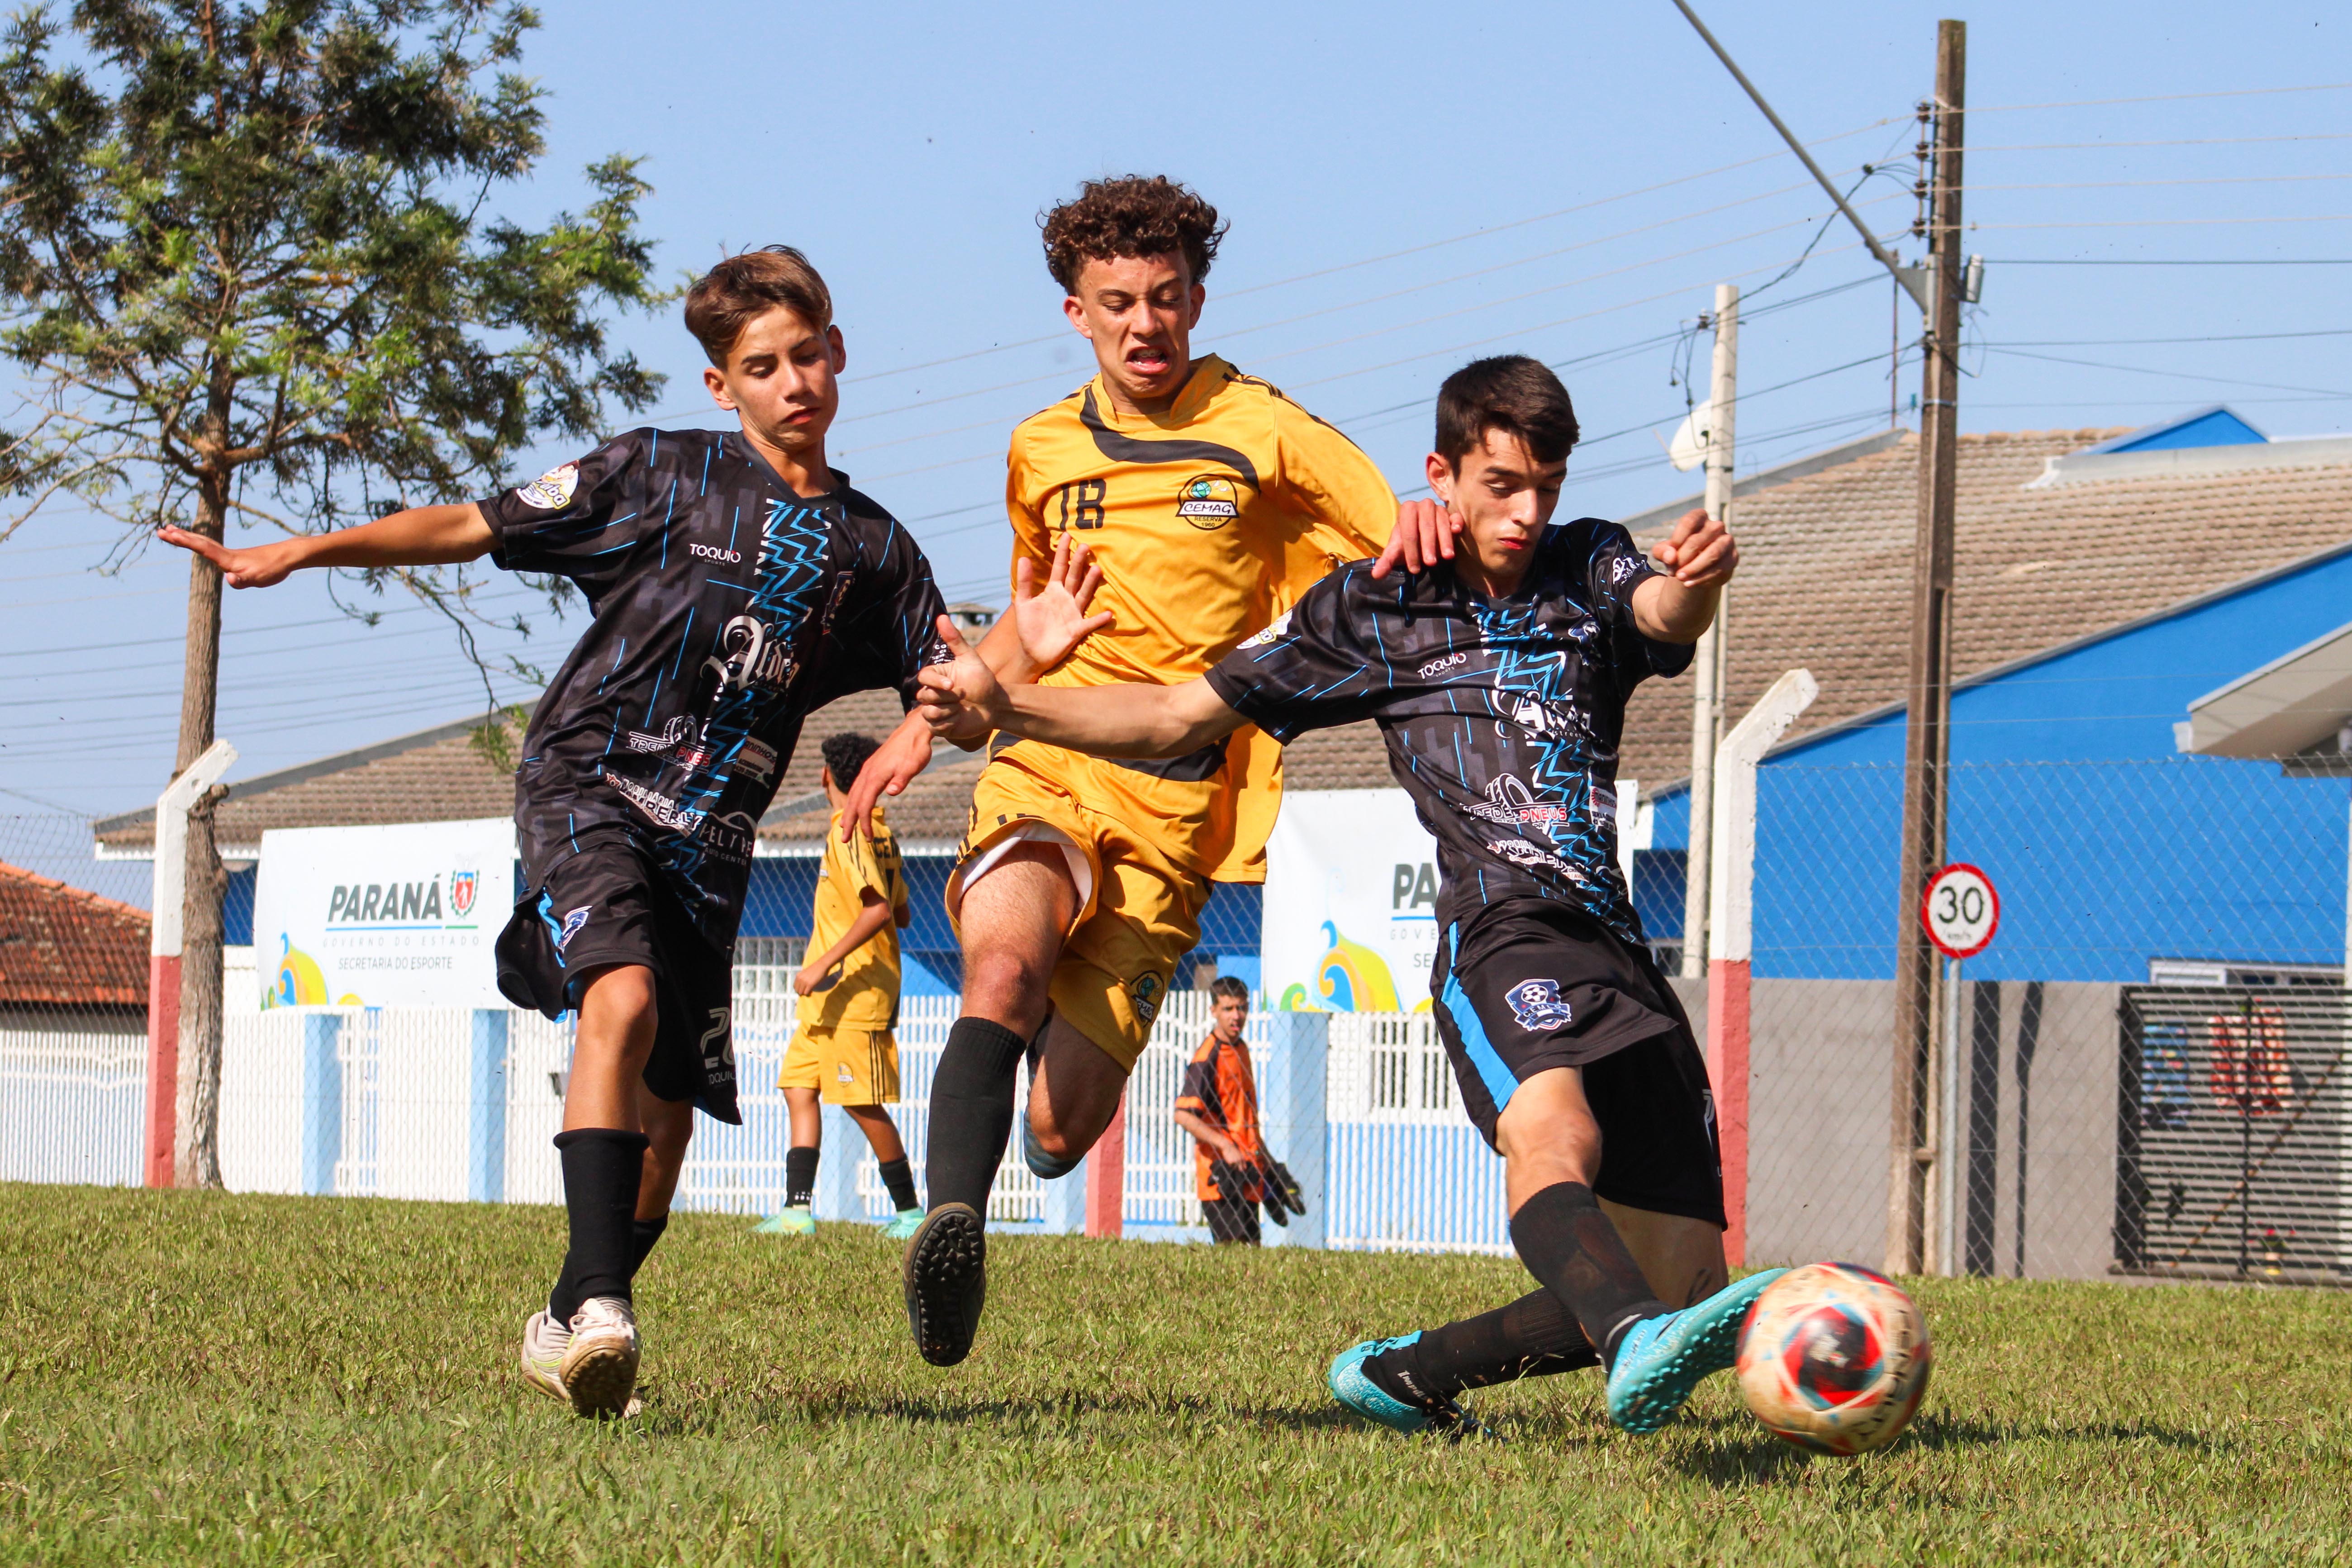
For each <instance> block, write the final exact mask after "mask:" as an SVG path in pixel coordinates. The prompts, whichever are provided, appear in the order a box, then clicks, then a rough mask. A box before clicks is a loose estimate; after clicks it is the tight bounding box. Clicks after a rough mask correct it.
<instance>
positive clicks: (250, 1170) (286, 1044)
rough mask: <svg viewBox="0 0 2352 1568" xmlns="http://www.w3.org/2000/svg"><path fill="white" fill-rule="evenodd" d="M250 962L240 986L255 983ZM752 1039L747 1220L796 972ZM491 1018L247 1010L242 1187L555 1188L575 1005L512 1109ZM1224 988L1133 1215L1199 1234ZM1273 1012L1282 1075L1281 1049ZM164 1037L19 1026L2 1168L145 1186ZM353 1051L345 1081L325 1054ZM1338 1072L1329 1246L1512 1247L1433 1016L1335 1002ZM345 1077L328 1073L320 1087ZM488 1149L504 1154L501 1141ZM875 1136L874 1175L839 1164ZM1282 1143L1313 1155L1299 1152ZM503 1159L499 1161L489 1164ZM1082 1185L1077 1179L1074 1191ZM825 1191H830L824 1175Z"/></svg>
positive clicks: (1176, 998) (1003, 1220)
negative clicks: (1196, 1192) (482, 1033)
mask: <svg viewBox="0 0 2352 1568" xmlns="http://www.w3.org/2000/svg"><path fill="white" fill-rule="evenodd" d="M242 979H243V977H242V976H233V977H232V982H231V994H232V996H236V995H239V994H250V986H249V984H239V981H240V980H242ZM737 979H738V990H737V995H736V1015H735V1052H736V1070H737V1076H738V1081H739V1084H740V1104H741V1108H742V1112H743V1124H742V1125H741V1126H740V1127H729V1126H723V1125H720V1124H719V1123H716V1122H712V1121H709V1120H708V1119H698V1127H697V1131H696V1135H695V1140H694V1143H693V1145H692V1147H691V1150H690V1152H689V1155H688V1163H687V1169H686V1173H685V1177H684V1180H683V1181H682V1183H681V1184H680V1188H679V1193H678V1198H677V1203H678V1206H680V1207H682V1208H689V1209H705V1210H719V1211H725V1212H731V1213H737V1214H743V1215H752V1214H761V1213H770V1212H772V1211H773V1210H774V1209H775V1208H776V1207H778V1206H779V1205H781V1204H782V1200H783V1183H784V1155H785V1151H786V1148H787V1146H788V1144H789V1142H790V1135H789V1128H788V1121H787V1117H786V1115H785V1109H784V1105H783V1096H782V1093H781V1092H779V1091H778V1090H777V1089H776V1088H775V1087H774V1086H775V1081H776V1073H777V1069H778V1068H779V1067H780V1066H781V1065H782V1058H783V1053H784V1049H785V1046H786V1043H787V1041H788V1040H789V1039H790V1037H791V1035H792V1028H793V1009H794V1007H795V1005H796V1000H797V999H796V998H794V997H793V994H792V993H791V990H790V988H789V985H785V984H774V983H773V982H774V980H775V977H774V976H772V975H768V974H766V973H761V972H759V971H739V973H738V976H737ZM956 1009H957V999H956V998H953V997H917V998H909V999H908V1001H907V1002H906V1003H905V1004H904V1005H903V1006H902V1008H901V1011H900V1014H899V1020H898V1047H899V1073H900V1089H901V1100H900V1103H899V1104H898V1106H897V1107H896V1108H895V1110H894V1111H893V1115H894V1117H895V1119H896V1120H897V1121H898V1129H899V1134H900V1136H901V1137H902V1138H903V1139H904V1140H905V1142H906V1144H907V1147H908V1152H909V1153H910V1154H911V1155H912V1157H913V1158H914V1161H915V1173H916V1179H917V1181H918V1183H919V1184H920V1183H921V1182H922V1180H923V1172H922V1152H923V1148H924V1144H925V1141H926V1135H927V1133H928V1131H929V1127H928V1123H929V1099H930V1083H931V1075H932V1073H933V1071H934V1070H935V1068H937V1065H938V1062H939V1057H940V1050H941V1048H942V1047H944V1046H945V1044H946V1041H947V1034H948V1029H949V1027H950V1025H951V1024H952V1023H953V1022H954V1020H955V1016H956ZM1208 1016H1209V997H1208V996H1207V994H1205V993H1196V992H1179V993H1176V994H1172V995H1171V996H1170V997H1169V998H1168V1000H1167V1002H1166V1004H1165V1005H1164V1006H1163V1008H1162V1011H1161V1014H1160V1019H1159V1021H1158V1026H1157V1027H1156V1029H1155V1030H1154V1033H1153V1035H1152V1038H1151V1041H1150V1045H1149V1047H1147V1048H1146V1050H1145V1052H1144V1054H1143V1057H1142V1058H1141V1059H1140V1060H1139V1062H1138V1063H1137V1065H1136V1071H1135V1075H1134V1077H1133V1079H1131V1080H1130V1085H1129V1099H1128V1115H1127V1141H1126V1148H1125V1155H1126V1171H1125V1182H1124V1187H1123V1201H1122V1209H1123V1217H1124V1222H1125V1225H1126V1226H1127V1228H1128V1230H1129V1234H1138V1235H1145V1236H1159V1237H1168V1238H1171V1239H1200V1238H1202V1237H1205V1235H1206V1231H1205V1228H1204V1227H1203V1226H1202V1222H1201V1211H1200V1205H1199V1204H1198V1202H1197V1201H1196V1200H1195V1198H1194V1196H1193V1164H1192V1140H1191V1139H1190V1138H1189V1137H1187V1136H1186V1135H1185V1134H1184V1132H1183V1131H1182V1130H1181V1129H1180V1128H1178V1127H1177V1126H1176V1124H1175V1122H1174V1121H1173V1120H1172V1119H1171V1114H1170V1111H1171V1106H1172V1104H1173V1102H1174V1100H1175V1098H1176V1095H1177V1093H1178V1090H1179V1087H1180V1086H1181V1082H1182V1079H1183V1073H1184V1067H1185V1064H1186V1062H1187V1061H1188V1060H1189V1059H1190V1058H1191V1055H1192V1050H1193V1048H1194V1047H1196V1046H1197V1045H1198V1044H1199V1042H1200V1041H1201V1039H1202V1037H1203V1036H1204V1035H1205V1034H1206V1033H1207V1029H1208ZM493 1018H502V1020H503V1027H504V1029H505V1031H506V1034H505V1044H504V1050H503V1062H504V1073H503V1079H502V1082H503V1100H504V1102H503V1106H502V1108H499V1109H500V1110H502V1121H500V1120H499V1117H497V1116H493V1117H491V1118H490V1119H489V1120H488V1121H485V1118H484V1114H483V1108H482V1106H481V1105H480V1103H479V1099H480V1097H479V1095H478V1089H477V1086H478V1081H480V1080H479V1077H478V1061H477V1051H478V1029H479V1028H480V1027H481V1016H480V1015H478V1014H476V1013H473V1012H470V1011H467V1010H462V1009H406V1010H397V1011H394V1010H385V1009H352V1010H348V1011H343V1012H340V1013H338V1014H336V1015H334V1016H332V1018H331V1023H330V1024H329V1025H328V1026H325V1027H323V1028H322V1026H321V1023H320V1015H318V1014H315V1013H298V1012H292V1011H271V1012H262V1011H260V1010H258V1009H257V1008H256V1009H251V1010H246V1011H236V1012H232V1014H231V1015H230V1016H229V1017H228V1018H227V1019H226V1038H225V1042H224V1050H223V1064H222V1095H221V1159H222V1168H223V1176H224V1179H225V1180H226V1184H227V1185H228V1186H229V1187H230V1188H231V1189H232V1190H235V1191H244V1192H274V1193H303V1192H314V1193H315V1192H332V1193H335V1194H341V1195H347V1196H369V1197H386V1198H423V1199H437V1200H463V1199H466V1198H467V1197H468V1196H482V1195H495V1196H497V1197H499V1198H501V1199H502V1200H503V1201H506V1202H509V1203H555V1202H558V1201H560V1199H561V1195H562V1193H561V1184H560V1173H559V1170H558V1166H557V1162H556V1158H555V1152H554V1149H553V1147H552V1143H551V1140H552V1139H553V1137H554V1135H555V1133H556V1131H557V1130H558V1128H559V1127H560V1125H561V1120H562V1085H563V1075H564V1072H565V1070H566V1068H567V1065H568V1062H569V1059H570V1051H571V1031H570V1026H569V1024H568V1023H564V1024H557V1023H551V1022H549V1021H548V1020H546V1019H544V1018H541V1017H540V1016H537V1015H536V1014H531V1013H521V1012H506V1013H502V1014H499V1015H493ZM1271 1035H1272V1030H1271V1029H1270V1026H1269V1019H1268V1017H1267V1016H1266V1015H1265V1013H1264V1012H1263V1011H1255V1012H1253V1014H1252V1016H1251V1023H1250V1029H1249V1041H1250V1045H1251V1047H1252V1050H1253V1053H1254V1054H1255V1056H1256V1057H1257V1058H1258V1062H1259V1071H1260V1077H1261V1080H1262V1081H1263V1080H1264V1079H1265V1074H1266V1070H1267V1065H1266V1064H1267V1056H1266V1053H1268V1052H1269V1051H1270V1050H1272V1049H1273V1048H1275V1047H1273V1045H1272V1040H1271ZM145 1048H146V1047H145V1040H144V1037H142V1036H139V1035H133V1034H130V1033H127V1032H121V1033H113V1034H105V1033H89V1034H69V1033H50V1032H47V1031H43V1030H38V1029H26V1028H0V1180H8V1181H37V1182H82V1183H98V1184H131V1183H134V1182H136V1181H137V1180H138V1179H139V1172H140V1135H141V1130H142V1122H143V1108H144V1099H145V1078H146V1073H145ZM329 1058H331V1066H332V1074H331V1077H326V1078H322V1077H321V1076H320V1075H321V1072H322V1069H323V1068H325V1067H326V1065H327V1061H328V1059H329ZM1327 1061H1328V1065H1327V1074H1328V1076H1327V1079H1326V1091H1325V1100H1326V1103H1325V1107H1324V1110H1325V1115H1326V1118H1327V1121H1326V1125H1327V1131H1326V1134H1325V1136H1326V1141H1327V1148H1326V1161H1325V1165H1326V1170H1327V1171H1328V1191H1327V1194H1326V1195H1325V1197H1324V1200H1323V1201H1324V1204H1325V1205H1326V1214H1325V1216H1324V1219H1325V1223H1324V1226H1323V1227H1322V1228H1323V1229H1324V1231H1325V1233H1326V1236H1327V1245H1329V1246H1331V1247H1353V1248H1365V1249H1378V1250H1424V1251H1476V1252H1495V1253H1500V1252H1506V1251H1507V1250H1508V1249H1509V1237H1508V1232H1507V1226H1506V1219H1505V1215H1504V1210H1503V1192H1502V1165H1501V1162H1500V1161H1498V1160H1496V1159H1495V1158H1494V1156H1493V1155H1492V1154H1491V1153H1490V1152H1488V1151H1487V1149H1486V1146H1485V1144H1484V1143H1483V1142H1481V1141H1480V1139H1479V1138H1478V1135H1477V1133H1476V1132H1475V1131H1473V1130H1472V1129H1471V1128H1470V1126H1469V1125H1468V1123H1467V1122H1466V1121H1465V1120H1464V1119H1463V1117H1462V1114H1461V1112H1460V1110H1459V1109H1458V1108H1457V1107H1456V1105H1455V1103H1454V1081H1453V1073H1452V1070H1451V1068H1450V1067H1449V1066H1448V1065H1447V1063H1446V1060H1445V1055H1444V1049H1443V1047H1441V1046H1440V1045H1439V1043H1438V1041H1437V1037H1436V1035H1435V1031H1434V1029H1433V1026H1432V1024H1431V1020H1430V1018H1429V1016H1428V1015H1426V1014H1420V1015H1354V1014H1340V1015H1335V1016H1333V1017H1332V1019H1331V1025H1330V1036H1329V1045H1328V1058H1327ZM322 1082H323V1083H325V1084H326V1085H327V1086H328V1087H327V1088H325V1089H321V1088H320V1084H321V1083H322ZM826 1138H827V1148H826V1155H825V1164H826V1167H827V1168H828V1170H829V1171H831V1172H832V1175H831V1178H830V1179H831V1180H834V1181H837V1182H841V1183H842V1184H843V1186H842V1187H841V1188H840V1189H837V1190H839V1191H841V1192H842V1194H843V1197H842V1201H840V1202H838V1203H835V1205H833V1207H834V1209H835V1212H848V1213H851V1214H855V1215H862V1216H864V1217H866V1218H868V1219H874V1220H879V1219H883V1218H887V1215H888V1209H889V1205H888V1200H887V1195H886V1194H885V1193H884V1191H883V1187H882V1183H881V1178H880V1173H879V1172H878V1170H877V1167H876V1163H875V1161H874V1158H873V1155H872V1153H871V1152H869V1151H868V1150H867V1149H866V1147H865V1142H864V1140H863V1139H862V1138H860V1137H859V1136H858V1135H857V1134H856V1131H855V1129H854V1127H853V1126H852V1125H851V1124H849V1123H848V1122H847V1121H846V1119H845V1118H829V1119H828V1123H827V1129H826ZM485 1149H487V1150H488V1153H487V1154H485V1152H484V1150H485ZM851 1152H854V1154H855V1156H856V1163H855V1166H854V1173H852V1174H848V1175H845V1174H844V1173H842V1172H841V1171H840V1170H838V1169H837V1168H835V1162H837V1161H839V1160H840V1159H841V1158H842V1157H843V1155H844V1154H845V1153H851ZM1276 1152H1277V1153H1279V1154H1283V1155H1284V1156H1285V1157H1286V1158H1293V1160H1294V1163H1297V1159H1296V1152H1295V1151H1291V1150H1287V1149H1284V1148H1281V1147H1280V1146H1279V1145H1278V1143H1277V1146H1276ZM486 1163H487V1168H486ZM1075 1182H1076V1178H1073V1179H1072V1181H1071V1182H1068V1183H1064V1184H1057V1185H1058V1186H1062V1187H1071V1186H1073V1184H1074V1183H1075ZM822 1190H823V1189H822V1188H821V1191H822ZM1055 1202H1056V1200H1055V1196H1054V1195H1053V1194H1049V1193H1048V1190H1047V1188H1046V1185H1045V1184H1043V1183H1041V1182H1039V1181H1038V1180H1037V1179H1036V1178H1035V1177H1034V1175H1032V1174H1031V1173H1030V1172H1029V1171H1028V1169H1027V1167H1026V1166H1025V1165H1024V1164H1023V1163H1022V1162H1021V1159H1020V1157H1019V1154H1018V1152H1017V1150H1015V1151H1013V1152H1012V1153H1011V1154H1010V1157H1009V1158H1008V1159H1007V1160H1006V1161H1005V1163H1004V1165H1003V1171H1002V1173H1000V1174H999V1176H998V1178H997V1184H996V1187H995V1190H994V1192H993V1194H992V1197H991V1201H990V1207H989V1213H990V1219H991V1222H992V1224H996V1225H1000V1226H1039V1227H1044V1228H1066V1227H1067V1222H1068V1220H1069V1217H1070V1212H1071V1211H1070V1209H1069V1205H1068V1194H1064V1195H1063V1196H1062V1198H1061V1199H1060V1202H1061V1205H1062V1207H1061V1210H1060V1215H1061V1222H1062V1223H1061V1224H1059V1225H1057V1224H1056V1216H1055V1212H1054V1211H1055Z"/></svg>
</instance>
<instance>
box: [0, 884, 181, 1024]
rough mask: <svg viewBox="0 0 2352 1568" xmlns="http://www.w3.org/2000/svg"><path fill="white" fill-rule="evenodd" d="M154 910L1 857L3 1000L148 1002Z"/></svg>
mask: <svg viewBox="0 0 2352 1568" xmlns="http://www.w3.org/2000/svg"><path fill="white" fill-rule="evenodd" d="M147 942H148V918H147V912H146V911H145V910H135V909H132V908H131V906H130V905H129V904H120V903H117V902H115V901H114V900H112V899H106V898H100V896H99V895H98V894H96V893H89V892H84V891H83V890H82V889H79V888H69V887H68V886H67V885H66V884H65V883H63V882H58V881H52V880H50V879H48V878H47V877H42V876H37V875H35V874H34V873H33V872H30V871H27V870H25V869H23V868H20V867H16V866H10V865H7V864H5V863H0V1004H7V1003H14V1004H17V1005H64V1006H83V1007H144V1006H145V1005H147Z"/></svg>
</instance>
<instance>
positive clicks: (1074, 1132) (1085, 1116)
mask: <svg viewBox="0 0 2352 1568" xmlns="http://www.w3.org/2000/svg"><path fill="white" fill-rule="evenodd" d="M1127 1078H1128V1073H1127V1069H1126V1068H1123V1067H1121V1066H1119V1065H1118V1062H1116V1061H1114V1060H1112V1059H1111V1056H1110V1053H1109V1052H1108V1051H1106V1050H1104V1049H1103V1048H1102V1047H1100V1046H1098V1045H1097V1044H1095V1043H1094V1042H1093V1041H1092V1040H1090V1039H1088V1038H1087V1037H1086V1036H1084V1035H1082V1034H1080V1033H1079V1032H1078V1030H1077V1028H1076V1026H1074V1025H1072V1024H1071V1023H1069V1022H1068V1020H1066V1019H1064V1018H1061V1017H1058V1016H1057V1017H1054V1018H1051V1019H1048V1020H1047V1021H1046V1024H1045V1039H1044V1041H1043V1042H1042V1048H1041V1049H1040V1050H1039V1052H1038V1055H1037V1068H1036V1075H1035V1076H1034V1078H1032V1079H1030V1083H1029V1105H1028V1118H1029V1121H1028V1125H1029V1137H1028V1139H1027V1146H1028V1150H1029V1153H1030V1164H1031V1165H1032V1167H1033V1168H1034V1167H1035V1166H1037V1165H1038V1164H1039V1163H1041V1162H1040V1159H1039V1156H1043V1157H1044V1159H1045V1160H1047V1161H1051V1162H1052V1164H1051V1166H1050V1167H1048V1169H1051V1170H1053V1171H1055V1172H1056V1173H1061V1174H1066V1173H1069V1172H1070V1171H1073V1170H1075V1169H1076V1168H1077V1164H1078V1162H1079V1161H1081V1160H1083V1159H1085V1158H1086V1157H1087V1151H1088V1150H1089V1149H1092V1148H1093V1147H1094V1146H1095V1141H1096V1140H1097V1139H1098V1138H1100V1137H1101V1136H1102V1135H1103V1130H1104V1129H1105V1128H1107V1127H1108V1126H1109V1125H1110V1122H1111V1118H1112V1117H1114V1116H1117V1115H1118V1102H1119V1097H1120V1096H1121V1095H1123V1094H1125V1093H1126V1092H1127ZM1038 1174H1040V1175H1044V1174H1045V1170H1040V1171H1039V1172H1038Z"/></svg>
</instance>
